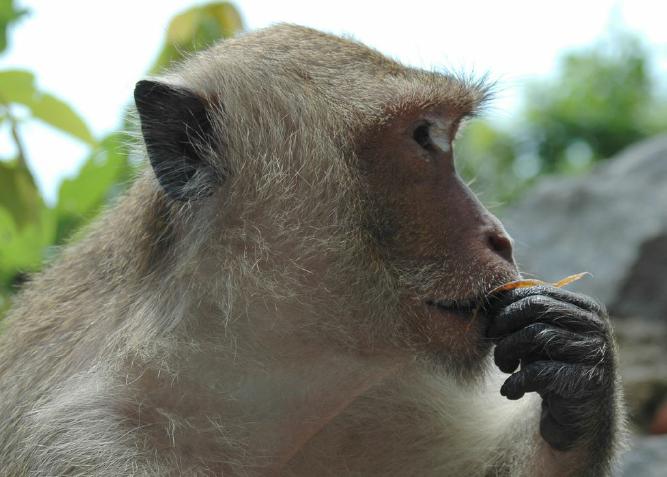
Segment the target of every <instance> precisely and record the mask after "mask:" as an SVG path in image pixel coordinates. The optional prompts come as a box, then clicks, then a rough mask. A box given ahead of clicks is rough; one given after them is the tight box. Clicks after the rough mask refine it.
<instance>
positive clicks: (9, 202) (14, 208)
mask: <svg viewBox="0 0 667 477" xmlns="http://www.w3.org/2000/svg"><path fill="white" fill-rule="evenodd" d="M0 207H4V209H5V210H6V211H7V213H9V214H10V215H11V217H12V218H13V222H14V223H16V225H17V227H18V228H19V229H22V228H23V227H25V226H27V225H28V224H33V223H37V222H39V220H40V218H41V212H42V209H43V208H44V202H42V197H41V195H40V193H39V190H38V189H37V187H36V185H35V183H34V181H33V178H32V175H31V174H30V171H28V170H27V169H26V168H25V166H23V165H21V164H20V163H19V162H18V161H9V162H8V161H0Z"/></svg>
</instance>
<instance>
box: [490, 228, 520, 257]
mask: <svg viewBox="0 0 667 477" xmlns="http://www.w3.org/2000/svg"><path fill="white" fill-rule="evenodd" d="M487 237H488V241H489V246H490V247H491V250H493V251H494V252H495V253H496V254H498V255H499V256H500V257H501V258H503V259H505V260H507V261H508V262H509V263H512V264H513V263H514V258H513V257H512V239H511V238H510V237H509V235H507V233H506V232H505V231H504V230H497V229H494V230H491V231H489V234H488V236H487Z"/></svg>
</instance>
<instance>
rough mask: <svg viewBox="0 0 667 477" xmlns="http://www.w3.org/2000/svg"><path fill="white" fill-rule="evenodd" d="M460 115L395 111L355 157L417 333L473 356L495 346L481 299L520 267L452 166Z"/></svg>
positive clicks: (428, 342) (442, 350) (452, 352)
mask: <svg viewBox="0 0 667 477" xmlns="http://www.w3.org/2000/svg"><path fill="white" fill-rule="evenodd" d="M460 119H461V117H460V115H458V114H452V113H451V110H450V111H449V112H448V110H447V109H437V108H434V109H431V110H427V111H420V110H418V111H414V112H408V113H406V112H401V113H399V114H395V115H394V117H393V118H392V119H390V120H389V121H386V122H384V123H383V125H382V126H381V127H379V128H377V129H376V130H374V131H373V132H371V133H370V134H369V135H368V137H369V140H368V141H367V142H366V143H364V144H363V146H362V147H361V148H360V151H359V156H360V161H361V168H362V171H363V172H362V176H363V178H364V181H365V185H366V187H367V202H368V204H369V207H367V209H368V210H369V217H368V218H367V220H368V224H369V225H368V228H369V230H370V235H371V236H372V237H373V241H374V243H375V246H376V247H377V249H378V250H379V252H380V254H381V256H382V257H383V260H384V261H386V262H387V263H389V264H390V265H391V267H392V269H393V270H394V271H395V273H396V274H397V275H398V276H399V279H398V283H400V290H399V293H400V295H401V298H400V308H401V310H400V315H401V317H402V319H404V320H405V321H406V327H407V328H408V330H409V332H410V334H411V341H412V342H413V343H416V345H417V346H419V347H424V348H427V349H428V350H430V351H433V352H435V353H436V354H438V355H442V356H448V357H449V358H451V357H454V358H455V359H456V357H457V356H458V357H459V358H461V359H474V360H477V358H479V356H481V355H483V354H484V353H485V352H486V351H488V348H489V345H488V344H487V343H486V342H485V340H484V339H483V335H484V331H485V328H486V321H485V318H484V314H483V312H482V311H481V305H482V301H483V297H484V296H485V294H486V292H488V291H489V290H490V289H492V288H493V287H494V286H496V285H498V284H500V283H504V282H505V281H507V280H511V279H515V278H516V277H517V276H518V272H517V268H516V265H515V263H514V259H513V257H512V242H511V239H510V238H509V236H508V235H507V233H506V232H505V230H504V228H503V226H502V224H501V223H500V221H499V220H498V219H497V218H496V217H495V216H493V215H492V214H491V213H490V212H489V211H488V210H487V209H486V208H485V207H484V206H483V205H482V204H481V203H480V202H479V200H478V199H477V198H476V197H475V195H474V194H473V193H472V191H471V190H470V189H469V188H468V187H467V186H466V184H465V183H464V182H463V181H462V180H461V178H460V177H459V176H458V174H457V172H456V169H455V165H454V153H453V146H452V141H453V138H454V136H455V134H456V130H457V128H458V125H459V122H460Z"/></svg>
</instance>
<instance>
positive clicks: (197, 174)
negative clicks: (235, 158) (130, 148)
mask: <svg viewBox="0 0 667 477" xmlns="http://www.w3.org/2000/svg"><path fill="white" fill-rule="evenodd" d="M134 102H135V103H136V105H137V110H138V111H139V118H140V119H141V132H142V134H143V136H144V142H145V143H146V149H147V151H148V158H149V160H150V163H151V166H152V167H153V171H154V172H155V175H156V177H157V179H158V181H159V183H160V185H161V186H162V188H163V189H164V191H165V192H166V193H167V195H168V196H169V197H171V198H172V199H174V200H178V201H185V200H192V199H197V198H200V197H204V196H207V195H210V194H211V193H212V192H213V190H214V188H215V186H216V185H217V184H218V183H219V182H220V180H219V178H218V177H217V174H216V172H215V170H214V169H213V167H212V166H211V165H210V164H208V163H207V162H206V160H205V159H204V157H203V152H202V151H203V150H204V149H205V148H206V147H208V146H210V145H211V141H212V138H213V127H212V125H211V121H210V119H209V116H208V113H207V106H206V103H205V102H204V100H203V98H201V97H199V96H198V95H196V94H195V93H193V92H192V91H190V90H188V89H186V88H182V87H179V86H172V85H168V84H164V83H160V82H156V81H148V80H143V81H139V82H138V83H137V85H136V87H135V88H134Z"/></svg>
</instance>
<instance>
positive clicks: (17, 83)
mask: <svg viewBox="0 0 667 477" xmlns="http://www.w3.org/2000/svg"><path fill="white" fill-rule="evenodd" d="M37 94H38V93H37V90H36V89H35V76H34V75H33V74H32V73H31V72H29V71H23V70H8V71H0V101H2V102H3V103H5V104H8V103H20V104H28V103H30V102H32V99H33V97H34V96H35V95H37Z"/></svg>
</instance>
